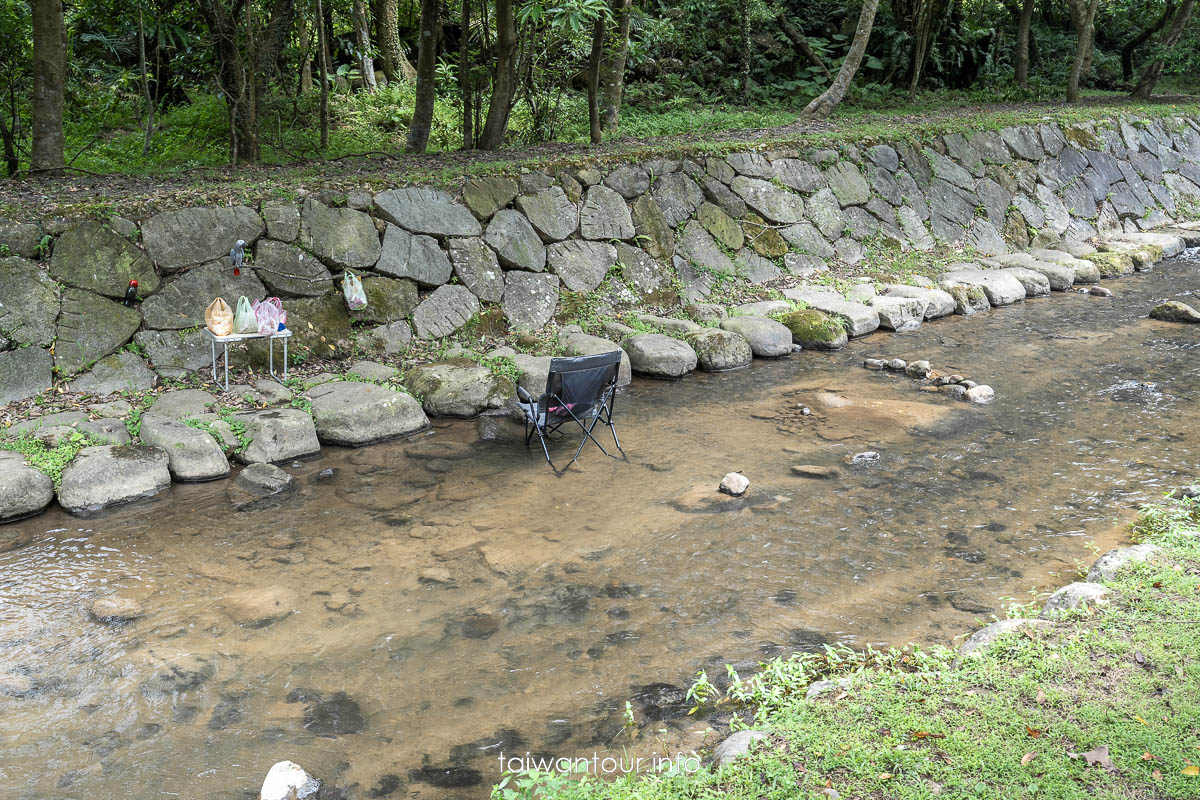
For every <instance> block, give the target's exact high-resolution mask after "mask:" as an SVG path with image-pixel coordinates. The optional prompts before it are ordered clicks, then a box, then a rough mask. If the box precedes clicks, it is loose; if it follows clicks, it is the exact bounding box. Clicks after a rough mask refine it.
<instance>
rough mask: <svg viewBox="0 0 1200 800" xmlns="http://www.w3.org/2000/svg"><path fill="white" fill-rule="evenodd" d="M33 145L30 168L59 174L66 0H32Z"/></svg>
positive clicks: (65, 53) (64, 69)
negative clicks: (64, 9) (64, 6)
mask: <svg viewBox="0 0 1200 800" xmlns="http://www.w3.org/2000/svg"><path fill="white" fill-rule="evenodd" d="M31 7H32V11H33V148H32V150H31V151H30V154H29V168H30V169H31V170H32V171H34V172H47V173H50V174H58V173H60V172H61V171H62V168H63V165H64V159H63V103H64V88H65V86H66V77H67V29H66V25H65V23H64V22H63V8H62V0H32V3H31Z"/></svg>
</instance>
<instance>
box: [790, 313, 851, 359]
mask: <svg viewBox="0 0 1200 800" xmlns="http://www.w3.org/2000/svg"><path fill="white" fill-rule="evenodd" d="M779 321H780V322H782V323H783V324H784V325H786V326H787V329H788V330H789V331H791V332H792V341H793V342H795V343H796V344H798V345H800V346H801V347H803V348H805V349H806V350H840V349H841V348H843V347H845V346H846V342H847V341H848V339H849V337H847V335H846V328H845V327H844V326H843V325H842V323H841V322H840V321H839V320H838V319H837V318H836V317H831V316H830V315H828V314H826V313H824V312H821V311H817V310H816V309H815V308H804V309H800V310H798V311H791V312H789V313H787V314H784V315H782V316H781V317H780V318H779Z"/></svg>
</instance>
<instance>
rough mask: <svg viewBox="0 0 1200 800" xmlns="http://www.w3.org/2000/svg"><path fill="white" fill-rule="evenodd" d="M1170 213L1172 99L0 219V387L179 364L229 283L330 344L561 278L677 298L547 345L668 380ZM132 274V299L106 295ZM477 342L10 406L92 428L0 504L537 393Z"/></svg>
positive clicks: (249, 492) (1190, 128)
mask: <svg viewBox="0 0 1200 800" xmlns="http://www.w3.org/2000/svg"><path fill="white" fill-rule="evenodd" d="M322 201H324V202H322ZM1185 216H1189V217H1195V216H1200V122H1198V121H1197V120H1194V119H1186V118H1182V117H1179V118H1168V119H1164V120H1159V121H1154V122H1150V123H1145V122H1129V121H1118V122H1114V123H1112V124H1109V125H1097V124H1086V125H1084V124H1079V125H1073V126H1067V127H1065V128H1062V127H1059V126H1058V125H1055V124H1050V123H1046V124H1041V125H1037V126H1025V127H1016V128H1007V129H1003V130H999V131H980V132H977V133H975V134H973V135H971V136H970V137H965V136H963V135H959V134H951V135H947V136H945V137H942V138H939V139H936V140H933V141H929V142H925V143H920V144H916V143H912V142H892V143H879V144H875V145H872V146H869V147H865V146H858V145H847V146H845V147H843V148H841V149H840V150H833V149H823V150H817V151H813V152H805V153H799V152H790V151H789V152H744V153H735V154H732V155H729V156H726V157H708V158H692V159H683V160H675V161H668V160H657V161H648V162H644V163H642V164H637V165H634V164H626V165H621V166H617V167H615V168H610V169H608V170H606V171H603V172H602V171H600V170H598V169H591V168H586V169H577V170H575V171H574V172H572V173H570V174H567V173H559V174H556V175H553V176H551V175H548V174H544V173H538V172H530V173H525V174H522V175H521V176H519V177H518V178H511V177H486V178H478V179H474V180H471V181H469V182H468V183H467V184H466V185H465V187H464V190H463V192H462V197H461V198H460V199H455V198H452V197H450V196H449V195H448V194H447V193H445V192H443V191H440V190H434V189H428V188H402V189H392V190H387V191H383V192H380V193H378V194H375V195H373V196H372V195H370V194H369V193H366V192H362V193H356V192H352V193H350V194H349V195H347V196H345V197H340V198H330V197H322V198H319V199H318V198H307V199H305V200H304V201H303V203H291V202H283V201H279V200H270V201H264V202H262V203H261V204H260V207H259V209H258V210H255V209H252V208H248V207H235V208H188V209H181V210H176V211H168V212H164V213H160V214H157V215H155V216H153V217H151V218H150V219H147V220H145V221H144V222H143V223H142V224H141V226H140V228H139V227H138V226H137V225H135V224H134V223H132V222H129V221H126V220H121V219H112V220H108V221H107V222H105V223H101V222H97V221H89V220H83V221H77V222H75V223H71V224H66V223H63V224H58V223H56V224H55V225H53V226H50V225H46V226H42V227H39V226H37V225H32V224H25V225H21V224H13V223H4V222H2V221H0V242H2V243H4V245H5V247H7V248H8V249H9V250H11V251H15V252H17V253H18V255H16V256H7V257H4V258H3V259H2V260H0V406H2V405H4V404H6V403H11V402H14V401H20V400H23V399H27V398H29V397H33V396H35V395H37V394H39V393H41V392H43V391H45V390H46V389H47V388H48V387H49V386H50V385H51V383H52V381H53V380H54V379H55V377H56V376H57V378H58V379H59V380H61V381H66V382H67V388H68V389H70V390H72V391H76V392H86V393H89V394H91V395H95V396H104V395H108V394H111V393H113V392H116V391H121V390H126V389H128V390H134V391H139V390H148V389H151V388H153V387H154V386H155V384H156V383H157V382H158V381H159V379H160V378H178V377H185V376H187V375H188V374H189V373H191V372H194V371H197V370H198V369H200V368H201V367H204V366H207V364H208V363H209V348H208V345H207V343H206V341H205V338H204V337H203V334H202V333H201V330H200V326H201V325H203V313H204V309H205V307H206V306H207V305H208V303H209V302H210V301H211V300H212V298H213V297H216V296H222V297H225V298H226V300H228V301H230V303H231V304H232V303H233V302H234V301H235V300H236V298H237V297H238V296H240V295H246V296H248V297H250V298H252V299H257V298H260V297H262V296H264V295H266V294H277V295H280V296H282V297H283V298H284V304H285V307H286V308H287V309H288V312H289V327H290V328H291V329H292V331H293V334H294V337H293V352H296V351H297V350H298V351H300V352H301V353H302V354H304V355H305V356H306V357H307V356H315V357H326V358H340V357H346V356H349V355H351V354H352V353H356V352H358V353H361V352H362V351H367V352H372V351H373V352H377V353H380V354H385V355H392V354H397V353H402V352H404V351H405V349H406V348H407V347H408V346H409V345H410V343H411V342H412V340H413V338H414V337H416V338H418V339H437V338H441V337H446V336H451V335H453V334H455V333H456V332H458V331H459V330H461V329H462V328H463V326H465V325H467V324H470V323H473V322H478V321H481V320H484V319H486V321H487V324H488V325H489V326H490V327H492V328H497V327H500V328H503V327H507V328H508V329H509V330H529V331H533V330H538V329H542V328H544V327H546V326H548V325H550V324H551V323H552V322H553V321H554V320H555V318H556V315H558V314H559V312H560V309H561V308H562V307H563V306H569V305H570V304H571V303H572V302H575V301H576V300H577V299H578V296H580V295H583V294H588V295H589V296H591V297H592V298H593V299H597V298H596V297H595V296H596V295H600V296H601V297H599V298H598V299H599V300H601V301H603V302H604V303H607V304H608V305H609V306H623V307H626V308H631V307H632V308H634V309H636V308H637V307H638V306H639V305H640V304H643V303H645V304H656V305H670V304H671V303H673V302H677V301H680V300H682V301H685V302H690V303H691V304H692V305H690V306H689V310H690V311H691V316H692V317H693V319H692V320H684V319H666V318H662V317H655V316H651V315H645V314H643V315H638V317H639V318H638V320H637V322H638V323H639V326H640V328H642V329H641V330H638V329H635V328H633V327H629V326H626V325H624V324H621V323H619V322H617V321H615V320H612V319H610V320H607V321H605V322H603V323H602V324H599V325H598V330H597V331H593V332H591V333H589V332H585V331H583V330H581V329H580V328H578V327H576V326H570V325H566V326H562V327H559V328H558V329H557V331H556V332H555V333H556V337H555V338H556V341H555V345H554V347H553V350H554V351H555V352H561V353H565V354H569V355H584V354H588V353H595V352H603V351H608V350H612V349H613V348H615V347H618V346H619V347H621V348H622V349H623V350H624V353H625V357H624V358H623V366H622V373H621V382H622V383H627V382H628V381H629V380H630V375H631V373H638V374H642V375H647V376H653V377H665V378H678V377H680V376H682V375H684V374H686V373H687V372H690V371H691V370H693V369H696V368H699V369H705V370H722V369H731V368H735V367H739V366H744V365H746V364H748V363H749V362H750V360H751V359H752V358H753V357H762V358H774V357H780V356H784V355H787V354H789V353H791V352H793V351H794V350H797V349H801V348H804V349H812V348H816V349H836V348H837V347H840V346H843V345H844V344H845V342H846V339H847V336H849V337H855V336H863V335H866V334H869V333H871V332H872V331H874V330H876V329H879V328H883V329H885V330H895V331H900V330H906V329H909V328H912V327H915V326H917V325H920V324H921V323H922V322H923V321H925V320H930V319H935V318H937V317H939V316H944V315H946V314H952V313H958V314H970V313H975V312H977V311H982V310H986V309H988V308H990V307H991V306H998V305H1006V304H1009V303H1013V302H1018V301H1020V300H1023V299H1024V298H1025V297H1028V296H1039V295H1045V294H1049V293H1050V292H1051V291H1052V290H1059V291H1061V290H1065V289H1068V288H1071V287H1072V286H1074V285H1075V284H1080V283H1082V284H1088V283H1096V282H1097V281H1099V280H1101V279H1102V278H1105V277H1119V276H1121V275H1124V274H1128V273H1132V272H1133V271H1134V270H1135V269H1148V268H1150V267H1151V266H1152V265H1153V264H1154V263H1155V262H1156V261H1158V260H1159V259H1160V258H1162V257H1163V256H1164V255H1166V256H1170V255H1174V254H1176V253H1178V252H1180V251H1181V250H1182V249H1183V247H1184V246H1185V245H1190V246H1196V245H1197V244H1200V224H1197V223H1185V224H1178V225H1177V224H1175V221H1176V220H1177V219H1179V218H1182V217H1185ZM238 239H241V240H243V241H245V242H246V243H247V252H248V253H249V254H252V258H251V259H250V260H249V261H248V263H247V264H246V265H245V266H244V267H243V268H242V271H241V274H240V275H237V276H235V275H234V274H233V269H232V267H231V266H230V265H229V264H228V261H227V255H226V254H227V252H228V250H229V248H230V246H231V245H232V243H233V242H234V241H237V240H238ZM939 242H940V243H945V244H969V245H970V246H971V248H972V249H973V251H974V252H975V253H978V254H980V256H979V258H978V259H977V260H975V261H972V262H969V263H959V264H953V265H950V269H949V270H948V271H947V272H945V273H944V274H943V275H941V276H940V279H939V280H938V281H937V282H936V283H934V282H933V281H925V282H924V283H923V284H920V285H907V284H906V285H897V284H892V285H885V286H883V287H882V290H881V292H877V289H876V287H875V286H874V285H871V284H869V283H868V284H861V285H859V286H857V287H856V288H855V289H854V290H853V291H851V292H849V293H848V295H846V296H843V295H841V294H839V293H837V292H834V291H830V290H829V287H828V286H816V285H805V284H804V280H805V279H806V278H809V277H812V276H815V275H818V274H819V273H820V272H822V271H824V270H827V269H828V268H829V266H830V264H831V263H838V262H840V263H842V264H847V265H854V264H858V263H860V262H861V261H862V260H863V259H864V258H865V254H866V251H867V249H868V248H869V247H879V246H887V247H893V248H899V249H902V250H927V249H931V248H934V247H935V246H936V245H937V244H938V243H939ZM35 256H37V257H42V258H43V262H42V263H37V262H35V261H33V260H31V258H32V257H35ZM614 266H615V267H617V268H618V269H617V270H615V273H616V274H617V275H618V277H619V279H616V280H613V279H611V278H612V276H613V275H614V269H613V268H614ZM866 266H867V265H864V267H866ZM343 269H352V270H355V271H356V272H358V273H359V274H361V275H362V276H363V283H364V286H365V288H366V292H367V295H368V298H369V301H370V302H369V305H368V306H367V307H366V308H365V309H362V310H360V311H355V312H348V311H347V310H346V305H345V303H344V302H343V299H342V297H341V293H340V290H339V288H338V285H337V282H336V277H337V275H338V274H339V273H340V271H341V270H343ZM133 279H136V280H137V281H138V282H139V287H140V289H141V290H142V299H141V301H140V303H138V304H135V305H134V306H133V307H126V306H124V305H122V304H121V302H120V299H121V298H122V296H123V295H124V292H125V287H126V285H127V284H128V282H129V281H130V280H133ZM726 280H736V281H739V282H741V283H742V284H744V285H749V286H755V285H762V284H766V285H769V286H770V287H771V288H772V289H773V290H774V291H773V292H772V293H771V296H772V297H773V298H774V299H769V300H762V301H759V302H754V303H747V304H742V305H739V306H737V307H735V308H732V309H730V308H726V307H724V306H722V305H717V304H705V303H704V302H703V301H704V300H705V299H706V298H707V297H708V296H709V295H710V293H712V292H713V290H714V289H715V288H716V287H717V286H718V285H719V284H721V283H722V282H724V281H726ZM915 283H920V282H915ZM1093 291H1095V292H1104V291H1105V290H1104V289H1102V288H1099V287H1097V288H1096V289H1093ZM764 294H765V293H764ZM1192 314H1195V312H1192ZM1197 316H1200V315H1197ZM630 321H631V322H632V320H630ZM702 322H703V323H705V324H700V323H702ZM645 329H649V330H652V331H656V332H645ZM595 332H602V333H603V334H604V335H605V336H607V337H609V338H607V339H605V338H600V337H598V336H596V335H594V333H595ZM130 341H132V342H134V343H135V344H136V345H137V346H136V347H133V348H128V347H125V345H126V344H128V343H129V342H130ZM492 355H497V356H507V357H508V358H510V359H511V362H512V367H513V368H514V369H515V371H516V373H517V374H516V375H512V374H511V371H501V372H499V373H498V372H497V371H494V370H491V369H489V368H487V367H485V366H480V365H479V364H477V363H474V362H471V361H465V360H461V359H460V360H448V361H444V362H440V363H431V364H422V365H417V366H412V365H409V364H405V365H404V366H405V368H406V373H405V375H404V383H405V384H406V386H407V389H408V392H405V391H400V387H399V385H398V382H397V381H398V377H399V376H398V375H397V371H396V370H395V369H394V368H393V367H392V366H389V365H387V364H380V363H376V362H372V361H359V362H357V363H355V364H352V365H350V368H349V370H348V373H350V374H351V376H352V377H353V376H357V377H359V378H361V379H362V380H352V381H343V380H342V377H343V376H341V375H333V374H328V373H325V374H322V375H318V376H309V377H308V378H306V380H305V385H304V386H303V387H301V388H300V391H301V392H302V394H294V393H293V392H292V391H291V390H289V389H287V388H284V387H281V386H279V385H278V384H275V383H274V382H271V381H259V382H258V383H257V384H256V385H255V386H254V387H248V386H247V387H239V389H238V392H242V391H243V390H244V391H245V392H246V393H248V394H252V395H253V397H254V399H255V404H256V405H257V406H258V407H259V410H245V411H243V412H239V413H236V414H233V412H232V411H230V410H229V409H227V408H225V407H224V404H222V403H218V402H217V398H215V397H214V396H212V395H210V394H208V393H206V392H202V391H199V390H184V391H172V392H167V393H165V394H163V395H161V396H159V397H158V399H157V400H156V401H155V402H154V404H153V405H152V406H151V407H149V408H148V409H145V413H144V414H143V413H142V411H141V410H136V409H134V408H133V407H132V406H131V405H130V404H129V403H126V402H124V401H114V402H110V403H104V404H98V405H97V404H93V405H91V406H89V407H88V413H83V412H81V411H78V410H75V411H64V412H63V413H60V414H53V415H51V416H47V417H44V418H42V419H40V420H35V421H27V422H22V423H21V424H20V425H17V426H14V430H12V431H6V432H5V433H6V434H9V435H11V434H12V433H14V432H16V431H15V429H16V428H22V429H27V430H29V431H31V432H34V434H35V435H36V436H37V437H38V438H40V439H42V440H43V441H47V442H51V443H53V442H56V441H61V440H62V437H64V436H68V435H71V434H72V433H73V432H74V431H76V430H81V431H85V432H87V433H89V434H90V435H91V436H93V437H95V439H96V440H98V441H105V442H108V444H105V445H102V446H94V447H89V448H87V449H85V450H83V451H82V452H81V453H80V455H79V456H78V457H77V458H76V460H75V461H74V462H73V463H71V464H70V465H69V466H68V467H67V468H66V469H65V470H64V471H63V473H62V479H61V482H60V483H61V485H60V486H58V487H55V486H53V485H51V484H50V479H49V478H46V477H45V476H42V475H41V473H38V472H37V471H36V470H33V469H32V468H31V467H29V466H26V465H24V464H23V462H22V461H21V459H19V458H14V457H13V456H11V455H5V454H4V453H3V451H0V456H3V458H2V459H0V522H3V521H5V520H7V519H14V518H17V517H19V516H22V515H26V514H29V513H36V511H38V510H40V509H41V508H43V507H44V506H45V505H46V504H47V503H49V502H50V501H51V500H52V499H53V497H54V496H55V494H57V496H58V500H59V502H60V504H61V505H62V506H63V507H64V508H67V509H68V510H71V511H75V512H78V513H87V512H91V511H95V510H97V509H99V508H103V507H106V506H108V505H113V504H116V503H120V502H129V501H132V500H135V499H137V498H139V497H144V496H147V495H150V494H153V493H155V492H157V491H160V490H161V489H162V488H163V487H165V486H166V485H168V484H169V483H170V482H171V481H172V480H175V481H187V480H208V479H214V478H220V477H224V476H226V475H228V474H229V473H230V468H229V458H230V457H233V458H235V459H236V460H238V461H241V462H243V463H247V464H249V463H277V462H283V461H289V460H291V459H294V458H297V457H303V456H306V455H311V454H313V453H314V452H316V451H317V450H318V449H319V447H320V445H321V444H337V445H352V446H357V445H362V444H367V443H370V442H374V441H380V440H383V439H388V438H394V437H396V436H401V435H405V434H408V433H412V432H414V431H417V430H420V429H421V428H423V427H425V426H426V425H428V416H443V415H444V416H472V415H475V414H479V413H482V412H486V411H488V410H501V409H504V408H505V407H506V406H508V405H509V404H510V403H511V401H512V397H513V393H514V387H513V383H512V378H513V377H516V378H519V380H520V382H521V384H522V385H523V386H525V387H526V388H527V389H528V390H530V391H531V392H535V393H537V392H540V391H541V389H542V388H543V387H544V385H545V374H546V370H547V369H548V366H549V360H550V354H549V353H541V354H540V355H532V354H524V353H516V352H514V351H512V350H510V349H507V348H505V349H502V350H497V351H494V352H493V353H492ZM385 360H386V359H385ZM380 384H383V385H380ZM952 388H957V387H952ZM986 388H987V387H980V389H981V390H982V389H986ZM409 392H411V394H410V393H409ZM963 394H964V396H965V397H966V399H970V400H972V401H981V400H979V399H978V398H977V397H973V396H971V394H970V392H969V391H967V392H964V393H963ZM414 395H416V396H418V397H419V398H420V400H419V401H418V400H417V399H416V397H414ZM983 395H987V397H986V399H985V400H982V402H986V401H987V400H990V399H991V395H990V392H985V393H982V394H981V395H980V397H982V396H983ZM264 407H268V408H264ZM218 412H219V413H218ZM231 414H232V416H231ZM427 415H428V416H427ZM138 419H140V424H134V423H135V421H136V420H138ZM127 428H128V429H129V430H127ZM129 431H133V432H134V434H135V435H134V437H131V436H130V432H129ZM286 477H287V476H286V475H269V474H267V475H258V474H257V473H252V472H249V471H247V472H245V473H243V474H242V475H240V476H239V478H238V481H239V482H240V483H239V485H238V486H236V487H234V488H232V489H231V498H233V499H234V502H235V505H239V506H250V505H252V504H253V503H255V502H258V501H259V500H261V499H262V498H264V497H268V496H270V495H271V494H273V493H276V492H282V491H287V488H288V482H287V481H286V480H284V479H285V478H286ZM256 481H257V482H256Z"/></svg>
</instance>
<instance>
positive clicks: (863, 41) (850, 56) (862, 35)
mask: <svg viewBox="0 0 1200 800" xmlns="http://www.w3.org/2000/svg"><path fill="white" fill-rule="evenodd" d="M878 9H879V0H864V2H863V7H862V11H861V12H860V13H859V15H858V27H856V28H855V30H854V41H853V42H852V43H851V44H850V50H849V52H847V53H846V58H845V60H844V61H842V66H841V69H839V70H838V74H837V77H836V78H834V79H833V83H831V84H830V85H829V88H828V89H826V90H825V91H824V92H823V93H822V94H821V96H820V97H817V98H816V99H814V100H813V101H812V102H811V103H809V104H808V105H807V106H806V107H805V109H804V110H803V111H801V112H800V119H803V120H821V119H828V118H829V115H830V114H832V113H833V110H834V109H835V108H837V106H838V103H840V102H842V98H843V97H845V96H846V92H847V90H849V88H850V83H851V81H853V80H854V74H855V73H856V72H858V67H859V65H860V64H862V59H863V54H864V53H866V51H867V42H868V41H869V40H870V38H871V29H872V28H874V27H875V12H876V11H877V10H878Z"/></svg>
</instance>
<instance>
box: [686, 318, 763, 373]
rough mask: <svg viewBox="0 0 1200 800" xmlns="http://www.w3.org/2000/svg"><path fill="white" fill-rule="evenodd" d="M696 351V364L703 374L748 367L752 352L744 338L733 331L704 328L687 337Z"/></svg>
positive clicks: (752, 357)
mask: <svg viewBox="0 0 1200 800" xmlns="http://www.w3.org/2000/svg"><path fill="white" fill-rule="evenodd" d="M687 342H688V344H690V345H691V346H692V349H693V350H695V351H696V364H697V366H698V367H699V368H700V369H702V370H704V371H705V372H724V371H725V370H729V369H738V368H740V367H746V366H749V365H750V362H751V361H752V360H753V359H754V352H753V351H752V350H751V349H750V343H749V342H748V341H746V339H745V337H743V336H742V335H740V334H737V333H734V332H733V331H725V330H720V329H718V328H704V329H702V330H700V331H696V332H694V333H689V334H688V335H687Z"/></svg>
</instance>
